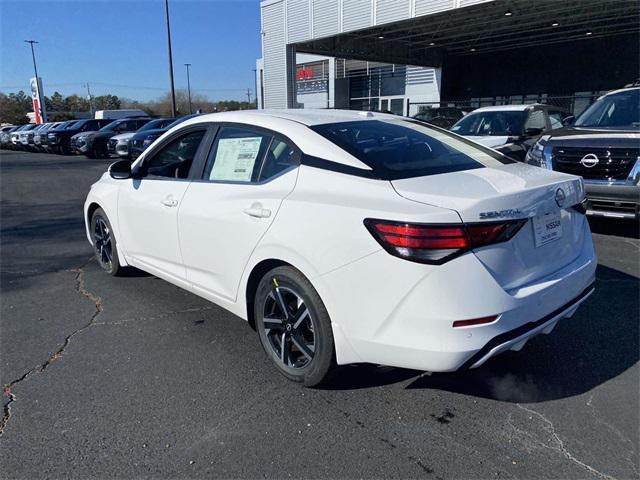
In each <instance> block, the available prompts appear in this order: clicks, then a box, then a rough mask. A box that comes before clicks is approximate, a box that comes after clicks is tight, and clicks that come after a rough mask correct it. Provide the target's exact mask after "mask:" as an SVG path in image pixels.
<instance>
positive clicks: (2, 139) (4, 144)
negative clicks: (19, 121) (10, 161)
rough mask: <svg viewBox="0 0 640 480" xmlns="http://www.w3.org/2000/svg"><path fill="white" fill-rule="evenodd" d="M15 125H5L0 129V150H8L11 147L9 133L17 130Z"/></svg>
mask: <svg viewBox="0 0 640 480" xmlns="http://www.w3.org/2000/svg"><path fill="white" fill-rule="evenodd" d="M18 128H20V127H18V126H16V125H5V126H4V127H2V128H0V148H9V146H10V145H11V132H13V131H15V130H17V129H18Z"/></svg>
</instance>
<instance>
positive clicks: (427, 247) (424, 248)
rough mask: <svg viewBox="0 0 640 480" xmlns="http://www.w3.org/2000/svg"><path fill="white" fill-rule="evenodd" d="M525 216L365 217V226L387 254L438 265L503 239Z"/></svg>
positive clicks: (504, 239) (510, 233)
mask: <svg viewBox="0 0 640 480" xmlns="http://www.w3.org/2000/svg"><path fill="white" fill-rule="evenodd" d="M525 223H527V220H526V219H522V220H509V221H504V222H483V223H466V224H464V223H461V224H454V225H450V224H437V223H436V224H419V223H418V224H411V223H401V222H392V221H389V220H376V219H373V218H367V219H366V220H365V221H364V224H365V226H366V227H367V229H368V230H369V232H371V234H372V235H373V237H374V238H375V239H376V240H377V241H378V243H380V245H382V247H384V249H385V250H386V251H387V252H389V253H390V254H391V255H395V256H396V257H400V258H404V259H406V260H411V261H413V262H420V263H430V264H436V265H440V264H442V263H445V262H446V261H448V260H451V259H452V258H454V257H457V256H458V255H461V254H462V253H464V252H466V251H468V250H471V249H473V248H478V247H483V246H485V245H491V244H494V243H500V242H506V241H507V240H509V239H511V238H513V236H514V235H515V234H516V233H518V231H519V230H520V229H521V228H522V226H523V225H524V224H525Z"/></svg>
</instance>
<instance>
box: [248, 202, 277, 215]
mask: <svg viewBox="0 0 640 480" xmlns="http://www.w3.org/2000/svg"><path fill="white" fill-rule="evenodd" d="M243 212H244V213H246V214H247V215H249V216H250V217H256V218H269V217H270V216H271V210H268V209H266V208H262V204H261V203H254V204H253V205H251V206H250V207H249V208H245V209H244V210H243Z"/></svg>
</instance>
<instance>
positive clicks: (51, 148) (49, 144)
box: [40, 120, 77, 152]
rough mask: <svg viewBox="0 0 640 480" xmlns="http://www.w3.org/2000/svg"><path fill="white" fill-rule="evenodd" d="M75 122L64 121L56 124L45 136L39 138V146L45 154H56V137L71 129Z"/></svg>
mask: <svg viewBox="0 0 640 480" xmlns="http://www.w3.org/2000/svg"><path fill="white" fill-rule="evenodd" d="M76 122H77V120H65V121H64V122H58V123H57V124H56V126H54V127H53V128H51V129H50V130H49V131H48V132H47V135H46V136H44V137H40V146H41V147H42V148H43V149H44V150H45V151H47V152H57V151H58V145H57V135H58V134H60V133H61V132H63V131H64V130H65V129H67V128H69V127H71V125H73V124H74V123H76Z"/></svg>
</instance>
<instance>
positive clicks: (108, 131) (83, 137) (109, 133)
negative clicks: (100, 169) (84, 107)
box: [71, 117, 151, 158]
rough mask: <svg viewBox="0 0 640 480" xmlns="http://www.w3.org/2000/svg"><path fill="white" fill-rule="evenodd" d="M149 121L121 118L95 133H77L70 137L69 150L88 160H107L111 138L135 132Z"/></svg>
mask: <svg viewBox="0 0 640 480" xmlns="http://www.w3.org/2000/svg"><path fill="white" fill-rule="evenodd" d="M150 120H151V119H150V118H148V117H135V118H123V119H120V120H115V121H113V122H112V123H110V124H109V125H107V126H105V127H102V128H101V129H100V130H98V131H97V132H94V131H87V132H82V133H77V134H76V135H74V136H73V137H71V149H72V150H74V151H76V152H79V153H83V154H84V155H85V156H87V157H88V158H101V157H105V158H108V157H109V150H108V149H107V142H108V141H109V139H110V138H111V137H113V136H115V135H119V134H121V133H127V132H135V131H136V130H138V129H139V128H140V127H142V126H143V125H145V124H146V123H148V122H149V121H150Z"/></svg>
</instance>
